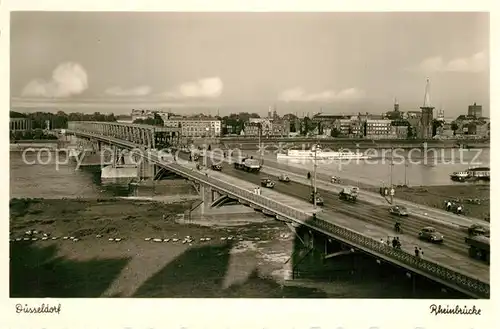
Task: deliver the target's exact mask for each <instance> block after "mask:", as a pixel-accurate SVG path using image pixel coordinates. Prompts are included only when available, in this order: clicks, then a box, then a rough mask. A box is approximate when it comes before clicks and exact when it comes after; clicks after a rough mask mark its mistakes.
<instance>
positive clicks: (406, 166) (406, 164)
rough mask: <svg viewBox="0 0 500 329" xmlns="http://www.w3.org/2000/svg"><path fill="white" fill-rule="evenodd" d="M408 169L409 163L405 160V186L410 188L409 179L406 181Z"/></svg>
mask: <svg viewBox="0 0 500 329" xmlns="http://www.w3.org/2000/svg"><path fill="white" fill-rule="evenodd" d="M406 168H408V162H407V159H406V158H405V185H406V186H408V183H407V179H406Z"/></svg>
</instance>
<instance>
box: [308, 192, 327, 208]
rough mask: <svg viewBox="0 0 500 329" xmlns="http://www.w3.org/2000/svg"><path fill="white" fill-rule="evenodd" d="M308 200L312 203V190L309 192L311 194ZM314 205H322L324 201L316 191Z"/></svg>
mask: <svg viewBox="0 0 500 329" xmlns="http://www.w3.org/2000/svg"><path fill="white" fill-rule="evenodd" d="M309 202H310V203H312V204H314V192H313V193H311V195H310V196H309ZM316 205H317V206H323V205H324V201H323V198H322V197H321V196H320V195H319V193H316Z"/></svg>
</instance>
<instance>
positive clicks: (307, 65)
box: [10, 12, 489, 117]
mask: <svg viewBox="0 0 500 329" xmlns="http://www.w3.org/2000/svg"><path fill="white" fill-rule="evenodd" d="M10 55H11V60H10V63H11V75H10V80H11V83H10V87H11V108H13V109H18V108H19V109H20V108H23V109H26V108H28V109H29V110H31V111H34V110H35V109H40V108H44V107H46V108H49V109H50V108H58V109H63V110H68V111H69V110H77V111H82V112H94V111H96V110H99V111H101V112H114V113H129V112H130V110H131V109H132V108H162V109H171V110H172V111H173V112H176V113H185V114H191V113H199V112H205V113H210V114H215V113H216V112H217V111H219V112H220V113H221V114H227V113H231V112H239V111H249V112H257V113H260V114H265V113H267V111H268V108H269V106H275V107H276V109H277V111H278V113H280V114H286V113H299V114H302V113H310V114H312V113H316V112H319V111H322V112H324V113H358V112H370V113H380V112H383V111H387V110H390V109H391V108H392V107H393V103H394V100H395V98H397V101H398V103H399V104H400V109H401V110H415V109H418V107H419V106H422V104H423V101H424V92H425V83H426V79H427V78H429V79H430V99H431V103H432V105H433V106H435V107H436V108H438V109H444V111H445V116H447V117H454V116H455V117H456V116H457V115H459V114H462V113H466V111H467V106H468V105H469V104H472V103H474V102H476V103H478V104H482V105H483V108H484V110H483V111H484V112H485V114H486V115H489V15H488V14H487V13H147V12H143V13H137V12H135V13H133V12H129V13H126V12H123V13H110V12H107V13H98V12H13V13H12V14H11V50H10Z"/></svg>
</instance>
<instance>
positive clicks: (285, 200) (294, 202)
mask: <svg viewBox="0 0 500 329" xmlns="http://www.w3.org/2000/svg"><path fill="white" fill-rule="evenodd" d="M183 166H185V167H187V168H191V169H193V170H196V169H195V168H196V164H195V163H192V162H188V163H185V164H184V163H183ZM200 171H201V172H204V173H206V174H207V175H208V176H209V177H211V178H215V179H219V180H221V181H224V182H227V183H229V184H233V185H236V186H239V187H240V188H242V189H246V190H248V191H251V192H253V190H254V188H256V187H260V190H261V195H263V196H266V197H269V198H272V199H273V200H275V201H277V202H280V203H282V204H284V205H287V206H289V207H291V208H296V209H300V210H302V211H304V212H309V213H313V212H317V211H318V210H320V209H321V208H319V207H318V208H317V209H315V208H314V206H313V205H312V204H310V203H308V202H305V201H303V200H300V199H296V198H293V197H290V196H288V195H284V194H281V193H278V192H275V191H273V190H272V189H268V188H265V187H261V186H260V185H256V184H253V183H250V182H247V181H245V180H242V179H237V178H235V177H232V176H229V175H226V174H224V173H223V172H219V171H214V170H210V169H202V170H200Z"/></svg>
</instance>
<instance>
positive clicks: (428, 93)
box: [422, 78, 432, 108]
mask: <svg viewBox="0 0 500 329" xmlns="http://www.w3.org/2000/svg"><path fill="white" fill-rule="evenodd" d="M430 88H431V87H430V82H429V78H427V82H426V83H425V95H424V106H422V107H429V108H430V107H432V105H431V90H430Z"/></svg>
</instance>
